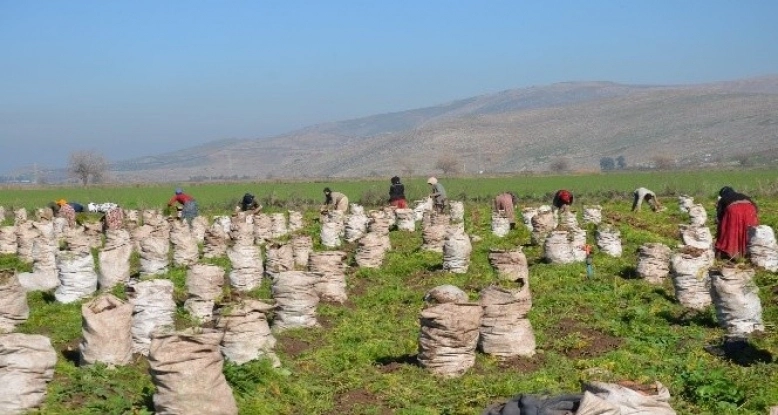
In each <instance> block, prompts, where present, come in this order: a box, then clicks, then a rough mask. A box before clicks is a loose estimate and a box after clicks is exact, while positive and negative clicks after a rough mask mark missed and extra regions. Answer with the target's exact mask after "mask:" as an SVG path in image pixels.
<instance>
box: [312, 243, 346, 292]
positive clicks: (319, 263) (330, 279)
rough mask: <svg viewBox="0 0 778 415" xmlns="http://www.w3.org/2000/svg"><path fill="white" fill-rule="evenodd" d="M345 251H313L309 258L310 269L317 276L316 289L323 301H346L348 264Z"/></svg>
mask: <svg viewBox="0 0 778 415" xmlns="http://www.w3.org/2000/svg"><path fill="white" fill-rule="evenodd" d="M345 258H346V253H345V252H343V251H325V252H312V253H311V255H310V256H309V258H308V271H310V272H311V273H313V274H314V275H315V276H316V278H317V279H316V283H315V285H314V289H315V290H316V294H317V295H318V296H319V298H320V299H321V300H322V301H330V302H335V303H341V304H342V303H344V302H346V300H347V299H348V294H347V292H346V273H345V269H346V264H345V263H344V262H343V261H344V260H345Z"/></svg>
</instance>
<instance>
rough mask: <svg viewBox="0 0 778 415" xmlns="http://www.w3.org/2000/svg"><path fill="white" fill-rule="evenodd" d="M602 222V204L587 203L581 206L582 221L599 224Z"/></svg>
mask: <svg viewBox="0 0 778 415" xmlns="http://www.w3.org/2000/svg"><path fill="white" fill-rule="evenodd" d="M600 222H602V206H600V205H588V206H584V208H583V223H593V224H595V225H599V224H600Z"/></svg>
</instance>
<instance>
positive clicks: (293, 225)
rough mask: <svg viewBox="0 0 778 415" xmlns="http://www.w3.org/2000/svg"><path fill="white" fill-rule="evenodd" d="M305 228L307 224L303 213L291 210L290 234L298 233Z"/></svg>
mask: <svg viewBox="0 0 778 415" xmlns="http://www.w3.org/2000/svg"><path fill="white" fill-rule="evenodd" d="M304 227H305V222H304V221H303V214H302V212H298V211H295V210H290V211H289V232H297V231H299V230H300V229H302V228H304Z"/></svg>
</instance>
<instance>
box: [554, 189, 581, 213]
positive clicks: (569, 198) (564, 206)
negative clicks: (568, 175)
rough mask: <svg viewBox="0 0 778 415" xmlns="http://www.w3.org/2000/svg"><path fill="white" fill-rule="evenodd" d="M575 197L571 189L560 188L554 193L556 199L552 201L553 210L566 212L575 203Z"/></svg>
mask: <svg viewBox="0 0 778 415" xmlns="http://www.w3.org/2000/svg"><path fill="white" fill-rule="evenodd" d="M574 199H575V198H574V197H573V194H572V193H570V191H569V190H564V189H562V190H559V191H557V192H556V194H554V200H553V201H552V202H551V206H552V210H554V211H557V210H558V211H561V212H565V211H567V210H568V209H569V208H570V205H572V204H573V200H574Z"/></svg>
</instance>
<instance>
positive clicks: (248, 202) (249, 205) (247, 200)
mask: <svg viewBox="0 0 778 415" xmlns="http://www.w3.org/2000/svg"><path fill="white" fill-rule="evenodd" d="M261 209H262V205H260V204H259V202H257V198H255V197H254V195H252V194H251V193H246V194H244V195H243V199H241V201H240V210H241V211H243V212H247V211H252V212H254V213H256V212H259V210H261Z"/></svg>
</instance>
